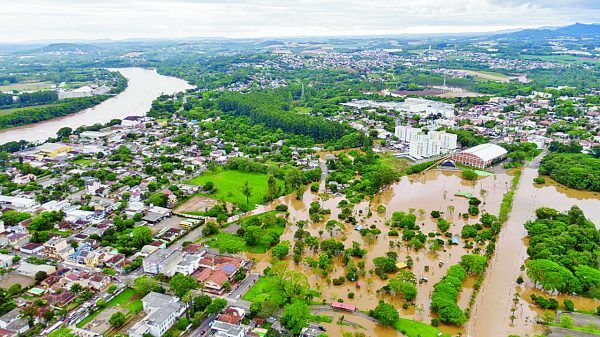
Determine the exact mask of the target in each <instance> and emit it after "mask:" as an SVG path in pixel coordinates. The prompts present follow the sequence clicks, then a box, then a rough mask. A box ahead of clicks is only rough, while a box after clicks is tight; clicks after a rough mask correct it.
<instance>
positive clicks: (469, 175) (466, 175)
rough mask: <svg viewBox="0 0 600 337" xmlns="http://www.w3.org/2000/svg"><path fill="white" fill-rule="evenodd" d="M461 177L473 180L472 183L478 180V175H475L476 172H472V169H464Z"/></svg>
mask: <svg viewBox="0 0 600 337" xmlns="http://www.w3.org/2000/svg"><path fill="white" fill-rule="evenodd" d="M460 176H461V177H462V178H463V179H466V180H471V181H473V180H477V173H475V171H473V170H470V169H464V170H462V171H461V172H460Z"/></svg>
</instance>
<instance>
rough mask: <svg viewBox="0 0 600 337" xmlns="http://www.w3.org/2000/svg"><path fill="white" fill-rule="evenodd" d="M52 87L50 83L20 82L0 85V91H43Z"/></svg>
mask: <svg viewBox="0 0 600 337" xmlns="http://www.w3.org/2000/svg"><path fill="white" fill-rule="evenodd" d="M51 87H52V82H21V83H11V84H7V85H0V91H6V90H18V91H31V90H45V89H50V88H51Z"/></svg>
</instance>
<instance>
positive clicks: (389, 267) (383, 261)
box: [373, 256, 398, 276]
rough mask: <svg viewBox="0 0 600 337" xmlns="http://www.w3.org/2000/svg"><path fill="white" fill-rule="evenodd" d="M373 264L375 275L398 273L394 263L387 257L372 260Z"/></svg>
mask: <svg viewBox="0 0 600 337" xmlns="http://www.w3.org/2000/svg"><path fill="white" fill-rule="evenodd" d="M373 264H374V265H375V273H377V275H380V276H381V275H383V274H387V273H394V272H396V271H398V266H397V265H396V261H395V260H394V259H391V258H389V257H385V256H378V257H376V258H374V259H373Z"/></svg>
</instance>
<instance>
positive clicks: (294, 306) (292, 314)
mask: <svg viewBox="0 0 600 337" xmlns="http://www.w3.org/2000/svg"><path fill="white" fill-rule="evenodd" d="M309 317H310V310H309V309H308V306H307V305H306V303H304V302H303V301H299V300H298V301H294V302H292V303H290V304H287V305H286V306H285V307H283V313H282V314H281V323H282V324H283V326H285V327H286V328H288V329H290V330H291V331H292V333H294V334H299V333H300V332H301V331H302V328H304V327H306V326H308V320H309Z"/></svg>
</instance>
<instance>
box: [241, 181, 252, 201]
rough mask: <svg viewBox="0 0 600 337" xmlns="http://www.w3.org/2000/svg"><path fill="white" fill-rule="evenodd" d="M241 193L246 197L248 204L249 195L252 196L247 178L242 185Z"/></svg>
mask: <svg viewBox="0 0 600 337" xmlns="http://www.w3.org/2000/svg"><path fill="white" fill-rule="evenodd" d="M242 194H243V195H244V196H245V197H246V205H248V206H249V205H250V197H251V196H252V186H250V183H248V180H246V182H244V185H242Z"/></svg>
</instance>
